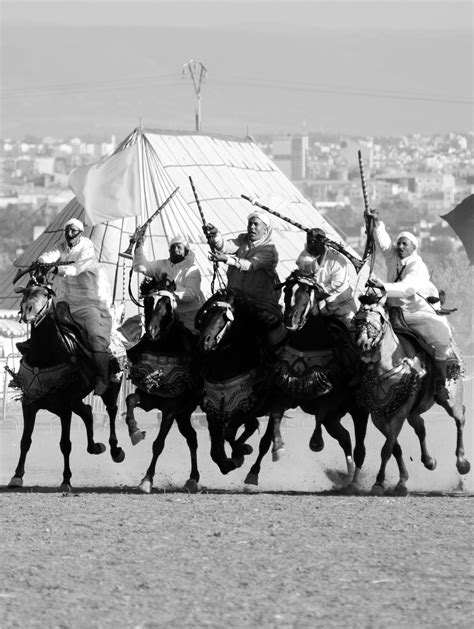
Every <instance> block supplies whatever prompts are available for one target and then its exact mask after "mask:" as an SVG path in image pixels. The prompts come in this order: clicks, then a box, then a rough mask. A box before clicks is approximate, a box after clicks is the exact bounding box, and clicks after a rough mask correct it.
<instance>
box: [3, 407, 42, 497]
mask: <svg viewBox="0 0 474 629" xmlns="http://www.w3.org/2000/svg"><path fill="white" fill-rule="evenodd" d="M22 409H23V434H22V436H21V442H20V458H19V459H18V464H17V466H16V470H15V474H14V475H13V476H12V478H11V480H10V482H9V483H8V486H9V487H23V476H24V475H25V460H26V455H27V454H28V451H29V449H30V447H31V436H32V434H33V430H34V427H35V421H36V413H37V412H38V409H37V408H36V406H34V405H33V404H25V403H23V404H22Z"/></svg>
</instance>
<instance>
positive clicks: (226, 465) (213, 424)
mask: <svg viewBox="0 0 474 629" xmlns="http://www.w3.org/2000/svg"><path fill="white" fill-rule="evenodd" d="M207 425H208V429H209V439H210V441H211V459H212V460H213V461H214V463H216V465H217V467H218V468H219V469H220V471H221V473H222V474H228V473H229V472H232V471H233V470H235V469H236V468H237V467H240V466H241V465H242V463H243V457H239V458H236V459H234V458H229V457H228V456H227V454H226V451H225V437H224V422H223V421H222V420H221V419H219V418H215V417H212V418H210V417H209V416H208V417H207Z"/></svg>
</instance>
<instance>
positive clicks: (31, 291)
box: [15, 275, 55, 327]
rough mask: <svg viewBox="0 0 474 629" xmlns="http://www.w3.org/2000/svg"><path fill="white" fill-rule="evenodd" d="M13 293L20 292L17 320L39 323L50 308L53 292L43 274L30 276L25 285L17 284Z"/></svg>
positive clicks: (35, 324) (33, 323) (34, 324)
mask: <svg viewBox="0 0 474 629" xmlns="http://www.w3.org/2000/svg"><path fill="white" fill-rule="evenodd" d="M15 293H22V294H23V297H22V300H21V302H20V312H19V315H20V316H19V321H20V322H22V323H31V324H32V325H33V326H34V327H36V326H37V325H39V324H40V323H41V321H43V319H44V318H45V316H46V315H47V314H48V312H49V311H50V308H51V303H52V299H53V297H54V296H55V292H54V290H53V289H52V287H51V284H49V283H48V282H47V281H46V278H45V276H39V277H36V276H35V275H32V276H31V279H30V281H29V282H28V284H27V285H26V286H17V287H16V288H15Z"/></svg>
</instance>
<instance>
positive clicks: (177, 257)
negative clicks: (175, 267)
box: [170, 253, 186, 264]
mask: <svg viewBox="0 0 474 629" xmlns="http://www.w3.org/2000/svg"><path fill="white" fill-rule="evenodd" d="M185 257H186V256H183V255H181V254H179V253H170V262H172V263H173V264H178V262H182V261H183V260H184V258H185Z"/></svg>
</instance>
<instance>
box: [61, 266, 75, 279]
mask: <svg viewBox="0 0 474 629" xmlns="http://www.w3.org/2000/svg"><path fill="white" fill-rule="evenodd" d="M75 274H76V269H75V268H74V267H72V266H67V265H65V266H58V275H60V276H61V277H71V276H72V275H75Z"/></svg>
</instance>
